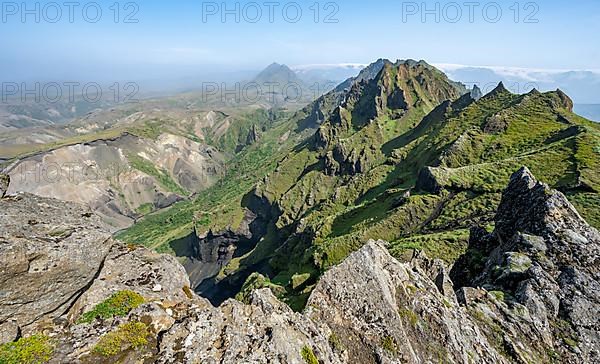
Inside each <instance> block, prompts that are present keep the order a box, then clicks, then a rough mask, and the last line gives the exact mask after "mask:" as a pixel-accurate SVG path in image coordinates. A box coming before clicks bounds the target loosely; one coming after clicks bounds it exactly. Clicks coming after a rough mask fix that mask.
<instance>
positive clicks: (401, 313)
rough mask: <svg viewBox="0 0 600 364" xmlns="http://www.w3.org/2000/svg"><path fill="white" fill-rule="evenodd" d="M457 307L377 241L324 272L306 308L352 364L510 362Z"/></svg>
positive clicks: (412, 266)
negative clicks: (331, 335) (336, 340)
mask: <svg viewBox="0 0 600 364" xmlns="http://www.w3.org/2000/svg"><path fill="white" fill-rule="evenodd" d="M453 301H454V302H453ZM455 302H456V298H454V299H452V300H450V299H448V298H446V297H445V296H444V295H443V294H442V293H441V292H440V291H439V289H438V287H436V285H435V284H434V282H433V281H432V280H431V279H430V278H429V277H428V274H427V273H426V272H425V271H424V270H422V269H421V268H420V267H419V264H418V263H417V262H415V264H407V263H400V262H398V261H397V260H395V259H394V258H393V257H392V256H391V255H390V254H389V253H388V252H387V249H386V248H385V246H384V243H383V242H375V241H371V242H369V243H368V244H367V245H365V246H364V247H363V248H362V249H361V250H359V251H358V252H355V253H353V254H352V255H350V256H349V257H348V258H347V259H346V260H345V261H344V262H343V263H342V264H340V265H339V266H337V267H335V268H332V269H331V270H330V271H328V272H327V273H325V275H324V276H323V277H322V278H321V281H320V282H319V283H318V284H317V286H316V288H315V290H314V291H313V293H312V295H311V297H310V299H309V300H308V305H307V307H308V316H309V317H311V319H313V320H314V321H316V322H323V323H326V324H327V325H328V326H329V327H330V329H331V330H332V332H333V333H334V335H335V336H336V337H337V338H339V341H340V346H342V347H344V348H345V349H346V350H347V351H348V355H349V358H350V359H351V360H350V361H349V362H352V363H382V362H383V363H425V362H438V361H440V360H441V361H447V362H468V361H469V360H472V361H474V362H486V361H487V362H495V363H500V362H506V360H505V359H504V358H503V357H502V355H500V354H499V353H498V352H497V351H496V350H495V349H494V348H493V346H492V345H491V344H490V343H488V340H487V338H486V337H485V336H484V335H483V333H482V332H481V330H480V329H479V328H478V326H477V325H476V324H474V323H473V322H472V321H471V320H470V318H469V315H468V313H467V312H466V311H465V310H464V309H463V308H462V307H460V306H459V305H458V304H456V303H455Z"/></svg>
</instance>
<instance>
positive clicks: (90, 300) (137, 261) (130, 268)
mask: <svg viewBox="0 0 600 364" xmlns="http://www.w3.org/2000/svg"><path fill="white" fill-rule="evenodd" d="M189 286H190V281H189V278H188V275H187V273H186V272H185V269H184V268H183V266H182V265H181V264H179V262H178V261H177V259H175V257H173V256H170V255H165V254H158V253H155V252H152V251H150V250H148V249H146V248H135V247H127V246H124V245H122V244H116V245H114V246H113V247H112V249H111V250H110V253H109V254H108V256H107V257H106V260H105V263H104V266H103V267H102V270H101V271H100V272H99V274H98V276H97V278H96V279H95V280H94V282H93V283H92V285H91V286H90V287H89V288H88V289H87V290H86V291H85V293H84V294H83V295H81V297H80V298H79V299H78V300H77V302H75V303H74V305H73V307H72V309H71V310H70V312H69V316H70V317H71V318H75V317H77V316H79V314H81V313H83V312H86V311H90V310H91V309H93V308H94V306H95V305H97V304H98V303H100V302H102V301H104V300H106V299H107V298H109V297H110V296H111V295H112V294H114V293H115V292H117V291H124V290H129V291H134V292H136V293H138V294H140V295H141V296H142V297H144V298H145V299H146V300H147V301H153V300H156V301H168V302H180V301H185V300H187V295H186V293H185V290H186V289H189ZM186 287H187V288H186Z"/></svg>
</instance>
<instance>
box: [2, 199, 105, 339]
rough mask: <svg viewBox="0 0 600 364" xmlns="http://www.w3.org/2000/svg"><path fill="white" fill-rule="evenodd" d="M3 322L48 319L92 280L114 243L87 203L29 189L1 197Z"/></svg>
mask: <svg viewBox="0 0 600 364" xmlns="http://www.w3.org/2000/svg"><path fill="white" fill-rule="evenodd" d="M0 221H1V224H0V322H4V321H7V320H9V319H10V320H14V321H16V322H17V324H18V325H19V326H20V327H21V329H22V330H23V332H24V333H25V334H26V333H29V332H32V331H35V330H36V329H39V328H41V327H44V326H45V325H50V324H51V322H52V320H53V319H55V318H57V317H60V316H61V315H63V314H64V313H65V312H66V311H68V310H69V309H70V307H71V305H72V304H73V303H74V302H75V301H76V300H77V299H78V298H79V296H80V295H81V294H82V293H83V292H84V291H85V290H86V289H87V288H88V287H89V285H90V284H92V282H93V281H94V279H95V277H96V275H97V274H98V272H99V270H100V269H101V268H102V264H103V262H104V259H105V257H106V255H107V253H108V251H109V249H110V246H111V245H112V244H113V243H112V240H111V236H110V234H109V233H108V228H106V226H104V224H103V223H102V221H101V220H100V218H99V217H98V216H96V215H94V214H92V213H90V210H89V209H88V208H86V207H83V206H80V205H77V204H72V203H65V202H61V201H57V200H53V199H48V198H42V197H37V196H34V195H30V194H17V195H16V196H13V197H8V198H3V199H1V200H0Z"/></svg>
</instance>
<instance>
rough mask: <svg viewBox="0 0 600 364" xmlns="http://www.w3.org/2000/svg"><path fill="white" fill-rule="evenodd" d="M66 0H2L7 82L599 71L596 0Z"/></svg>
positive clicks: (0, 68) (2, 67)
mask: <svg viewBox="0 0 600 364" xmlns="http://www.w3.org/2000/svg"><path fill="white" fill-rule="evenodd" d="M73 3H74V4H76V5H72V6H71V7H69V6H65V5H64V3H63V1H56V2H54V3H53V2H47V1H26V2H25V4H26V5H25V6H23V5H22V2H21V1H15V2H10V1H9V2H4V1H3V2H2V3H1V6H2V9H1V11H2V13H1V19H0V49H2V52H0V79H1V80H2V82H4V81H6V80H9V81H19V80H22V79H27V80H66V79H68V80H81V79H84V80H98V81H110V80H111V79H114V80H123V79H131V80H140V79H156V80H172V79H177V78H183V77H193V76H195V77H200V78H201V77H205V76H210V75H216V74H228V73H231V74H234V73H235V72H242V71H248V70H259V69H261V68H264V67H265V66H266V65H268V64H270V63H271V62H274V61H276V62H279V63H285V64H288V65H290V66H299V65H306V64H336V63H361V64H364V63H370V62H372V61H374V60H376V59H378V58H389V59H392V60H395V59H407V58H412V59H424V60H426V61H428V62H430V63H440V64H463V65H487V66H502V67H522V68H535V69H566V70H589V69H595V70H600V42H599V41H598V39H597V37H598V34H600V1H597V0H580V1H576V2H567V1H555V0H544V1H537V2H528V1H523V2H516V1H515V0H510V1H503V0H496V1H490V2H486V1H481V2H477V1H472V2H468V1H457V2H448V1H440V2H434V1H426V2H425V6H422V3H423V2H422V1H416V2H412V1H411V2H405V1H399V0H395V1H382V0H379V1H376V0H371V1H367V0H362V1H358V0H343V1H337V2H329V1H327V0H324V1H321V2H316V1H315V0H310V1H303V0H296V1H295V2H293V1H289V2H287V1H270V0H259V1H256V2H252V1H239V2H235V1H225V2H222V1H216V2H207V1H189V0H185V1H177V0H173V1H164V0H163V1H155V0H143V1H133V2H129V1H127V0H124V1H122V2H117V1H116V0H111V1H98V0H96V1H95V2H92V1H90V2H86V1H73ZM466 3H469V4H472V5H469V6H467V5H465V4H466ZM36 4H37V9H36ZM436 4H437V5H436ZM436 6H437V7H436ZM98 9H99V10H100V11H101V12H102V14H101V15H98V14H99V13H98ZM117 9H118V11H117ZM227 9H228V10H230V11H229V12H226V11H225V10H227ZM236 9H237V10H236ZM298 9H300V10H301V14H300V13H299V11H298ZM425 10H427V11H425ZM259 11H260V13H261V14H259ZM59 12H60V13H61V14H60V16H59ZM223 17H224V18H223ZM236 17H238V19H236ZM36 18H38V19H36ZM436 18H437V19H436Z"/></svg>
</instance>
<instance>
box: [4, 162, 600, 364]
mask: <svg viewBox="0 0 600 364" xmlns="http://www.w3.org/2000/svg"><path fill="white" fill-rule="evenodd" d="M0 211H1V213H2V214H3V216H2V228H1V230H0V232H1V234H0V236H1V244H2V245H0V248H1V249H2V259H4V260H3V267H8V268H3V269H2V271H1V273H0V283H1V285H0V290H1V295H0V299H1V300H2V301H0V304H2V305H3V306H2V310H1V313H2V317H1V318H0V333H1V335H0V339H1V340H2V341H3V342H7V341H12V340H15V339H17V338H18V337H20V336H24V338H22V339H21V340H20V341H19V342H18V343H21V344H22V345H25V344H26V343H28V342H29V341H34V339H32V338H35V340H36V341H35V343H36V345H35V346H33V344H31V345H32V347H35V350H38V351H35V350H29V351H28V353H29V354H31V352H34V353H37V354H36V355H38V358H42V359H43V360H41V361H50V362H55V363H66V362H68V363H77V362H81V363H113V362H117V361H118V362H130V363H133V362H142V361H143V362H147V363H151V362H157V363H178V362H184V363H200V362H201V363H265V362H271V363H310V364H313V363H432V362H451V363H479V362H487V363H531V362H543V363H547V362H548V363H549V362H566V363H582V362H583V363H595V362H598V361H599V360H600V321H599V317H598V312H599V308H600V297H599V292H600V287H599V283H598V282H599V278H600V277H599V269H600V262H599V257H600V234H599V233H598V231H596V230H595V229H593V228H591V227H590V226H589V225H588V224H587V223H586V222H585V221H584V220H583V219H582V218H581V217H580V216H579V214H578V213H577V211H575V209H574V208H573V207H572V205H571V204H570V203H569V202H568V201H567V199H566V198H565V196H564V195H562V194H561V193H559V192H556V191H553V190H551V189H549V188H548V187H547V186H546V185H544V184H542V183H539V182H538V181H536V180H535V178H534V177H533V176H532V175H531V173H530V172H529V171H528V170H527V169H522V170H520V171H518V172H517V173H515V175H513V177H512V179H511V182H510V185H509V186H508V188H507V190H506V191H505V192H504V195H503V199H502V202H501V204H500V207H499V210H498V213H497V218H496V225H495V230H494V231H493V232H491V233H489V232H488V231H486V230H483V229H481V228H475V229H473V231H472V234H471V241H470V246H469V251H468V252H467V254H465V255H464V256H463V257H461V258H460V259H459V261H458V262H457V263H456V264H455V265H454V267H452V269H451V270H449V267H447V266H445V265H444V263H443V262H441V261H438V260H430V259H428V258H427V257H425V256H424V255H423V254H421V253H417V254H415V255H414V257H413V259H411V261H409V262H406V263H401V262H399V261H397V260H396V259H394V258H393V257H392V256H391V255H390V254H389V253H388V251H387V249H386V243H385V242H382V241H378V242H376V241H370V242H368V243H367V244H366V245H365V246H364V247H363V248H362V249H360V250H359V251H357V252H355V253H353V254H352V255H350V256H349V257H348V258H347V259H346V260H345V261H344V262H343V263H342V264H340V265H339V266H337V267H334V268H332V269H330V270H329V271H328V272H326V273H325V274H324V275H323V277H322V278H321V280H320V282H319V283H318V284H317V285H316V287H315V289H314V291H313V292H312V294H311V296H310V298H309V300H308V304H307V308H306V309H305V311H304V312H302V313H296V312H293V311H292V310H291V309H290V308H289V307H288V306H287V305H285V304H283V303H281V302H280V301H278V300H277V298H276V297H275V296H274V295H273V293H272V292H271V291H270V290H269V289H268V288H264V289H260V290H256V291H254V292H252V293H250V295H249V297H247V300H246V301H247V303H241V302H238V301H235V300H228V301H226V302H225V303H223V304H222V305H221V306H220V307H214V306H212V305H211V304H210V303H209V302H208V301H207V300H206V299H204V298H201V297H198V296H197V295H195V294H194V293H193V292H191V290H190V288H189V279H188V277H187V275H186V273H185V271H184V270H183V268H182V267H181V265H179V263H178V262H177V261H176V260H175V259H174V258H172V257H168V256H164V255H159V254H156V253H153V252H150V251H148V250H146V249H143V248H136V247H126V246H123V245H121V244H119V243H118V242H113V241H112V240H110V239H104V237H105V235H103V233H102V232H101V231H102V229H101V226H99V225H98V224H97V223H96V219H97V218H95V217H93V216H92V215H88V213H87V212H84V211H83V210H81V208H79V207H72V206H71V207H67V206H66V205H64V204H63V203H60V202H57V201H53V200H47V199H39V198H37V197H34V196H31V195H19V196H16V197H9V198H4V199H2V200H0ZM27 211H30V213H27ZM48 214H51V215H48ZM33 215H35V219H36V220H35V221H38V223H36V224H30V223H29V220H33V219H34V217H33ZM55 215H56V217H53V218H52V219H50V218H49V217H50V216H55ZM76 217H77V219H76ZM67 222H69V223H70V224H71V225H68V224H67ZM61 224H65V225H68V226H67V228H68V231H69V232H70V233H69V234H66V233H64V234H62V235H61V234H59V235H58V236H59V238H54V237H53V235H55V234H53V233H52V231H54V230H52V229H54V227H53V226H54V225H61ZM61 226H62V225H61ZM91 245H93V247H91ZM65 249H66V250H65ZM10 254H12V255H10ZM85 254H87V255H85ZM7 257H10V258H7ZM67 259H68V260H67ZM42 262H45V264H43V265H42V264H41V263H42ZM66 262H69V264H70V265H69V266H70V267H71V268H70V269H66V268H65V267H66ZM25 268H27V269H25ZM36 268H37V270H36ZM451 277H452V278H453V279H451ZM67 283H68V284H67ZM33 334H36V335H34V336H31V335H33ZM28 340H29V341H28ZM40 341H41V342H42V344H40ZM14 346H15V347H16V346H18V345H16V344H15V345H14ZM40 347H41V349H40ZM42 349H43V350H42ZM7 350H13V352H12V353H13V354H14V350H17V349H14V347H13V349H9V348H8V347H6V346H2V347H0V359H3V358H4V357H3V355H4V356H6V355H8V354H6V353H7ZM0 361H1V360H0Z"/></svg>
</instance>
